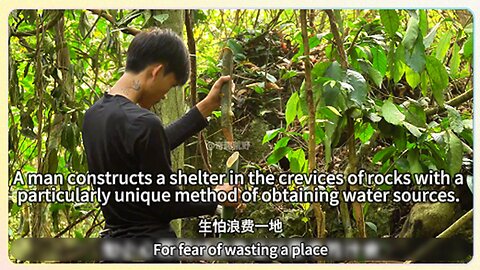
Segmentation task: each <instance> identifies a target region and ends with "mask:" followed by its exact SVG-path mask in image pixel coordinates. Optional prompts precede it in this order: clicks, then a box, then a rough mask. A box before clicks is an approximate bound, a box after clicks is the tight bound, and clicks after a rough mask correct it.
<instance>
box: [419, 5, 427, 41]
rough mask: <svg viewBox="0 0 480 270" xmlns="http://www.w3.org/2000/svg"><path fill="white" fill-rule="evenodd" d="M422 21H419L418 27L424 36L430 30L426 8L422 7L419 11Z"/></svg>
mask: <svg viewBox="0 0 480 270" xmlns="http://www.w3.org/2000/svg"><path fill="white" fill-rule="evenodd" d="M418 14H419V18H420V22H419V23H418V27H419V28H420V33H421V34H422V36H425V35H426V34H427V30H428V18H427V11H426V10H425V9H420V10H419V11H418Z"/></svg>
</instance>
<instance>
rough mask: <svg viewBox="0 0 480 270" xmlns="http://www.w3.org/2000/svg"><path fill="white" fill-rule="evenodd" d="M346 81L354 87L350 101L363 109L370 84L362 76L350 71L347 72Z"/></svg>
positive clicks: (350, 94)
mask: <svg viewBox="0 0 480 270" xmlns="http://www.w3.org/2000/svg"><path fill="white" fill-rule="evenodd" d="M345 81H346V82H347V83H348V84H350V85H351V86H352V87H353V90H352V91H351V92H350V93H349V97H350V100H351V101H353V102H354V103H355V105H356V106H357V107H361V106H362V105H363V103H364V102H365V99H366V97H367V93H368V84H367V82H366V81H365V78H363V76H362V74H360V73H358V72H356V71H354V70H351V69H349V70H347V74H346V77H345Z"/></svg>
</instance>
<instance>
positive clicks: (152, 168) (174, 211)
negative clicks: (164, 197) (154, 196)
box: [134, 115, 218, 222]
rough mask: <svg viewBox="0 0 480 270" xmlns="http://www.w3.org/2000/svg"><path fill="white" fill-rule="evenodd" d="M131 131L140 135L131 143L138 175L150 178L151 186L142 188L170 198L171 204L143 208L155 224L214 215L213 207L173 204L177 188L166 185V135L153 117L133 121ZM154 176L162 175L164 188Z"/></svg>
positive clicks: (168, 169)
mask: <svg viewBox="0 0 480 270" xmlns="http://www.w3.org/2000/svg"><path fill="white" fill-rule="evenodd" d="M134 129H136V130H141V131H142V132H141V133H140V135H139V136H138V138H137V139H136V140H135V141H136V143H135V156H137V158H138V161H139V164H140V165H139V171H141V172H143V173H148V174H151V175H152V177H153V179H152V180H153V183H152V184H151V185H149V186H145V187H143V188H144V189H145V190H149V191H166V192H169V193H170V194H171V200H172V201H171V202H168V203H155V202H152V203H151V204H150V206H147V205H145V207H146V208H147V209H146V210H147V211H149V212H150V213H152V215H155V216H156V217H157V218H158V219H159V220H162V221H166V222H168V221H170V220H172V219H176V218H182V217H194V216H201V215H212V214H214V213H215V209H216V208H217V205H218V204H217V203H211V202H201V203H189V202H177V201H173V200H174V199H175V198H174V196H173V195H174V193H175V191H177V190H179V188H178V186H173V185H170V184H169V176H170V174H172V173H173V171H172V169H171V166H170V149H169V146H168V145H167V144H166V135H165V132H164V130H163V127H162V125H161V123H160V121H159V120H158V119H157V118H156V117H155V116H153V115H152V116H150V115H146V116H142V117H140V118H139V119H137V121H136V124H135V127H134ZM158 174H163V175H165V179H166V183H165V185H157V184H156V182H155V180H156V177H157V175H158Z"/></svg>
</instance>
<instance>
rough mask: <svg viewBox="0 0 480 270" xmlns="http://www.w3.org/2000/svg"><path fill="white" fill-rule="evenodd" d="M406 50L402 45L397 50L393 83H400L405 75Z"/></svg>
mask: <svg viewBox="0 0 480 270" xmlns="http://www.w3.org/2000/svg"><path fill="white" fill-rule="evenodd" d="M404 61H405V48H404V47H403V46H402V45H401V44H400V45H398V47H397V49H396V50H395V59H394V62H393V81H394V82H395V83H398V82H399V81H400V80H401V79H402V77H403V74H404V73H405V62H404Z"/></svg>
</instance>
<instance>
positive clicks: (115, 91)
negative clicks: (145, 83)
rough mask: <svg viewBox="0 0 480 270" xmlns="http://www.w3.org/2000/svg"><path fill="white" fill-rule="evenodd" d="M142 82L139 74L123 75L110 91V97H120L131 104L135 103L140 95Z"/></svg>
mask: <svg viewBox="0 0 480 270" xmlns="http://www.w3.org/2000/svg"><path fill="white" fill-rule="evenodd" d="M141 82H142V80H141V75H140V74H132V73H128V72H126V73H124V74H123V75H122V77H121V78H120V79H119V80H118V81H117V82H116V83H115V85H114V86H113V87H112V88H111V89H110V91H109V94H110V95H121V96H124V97H126V98H128V99H129V100H130V101H132V102H133V103H135V104H136V103H137V102H138V100H139V99H140V97H141V95H142V83H141Z"/></svg>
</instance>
